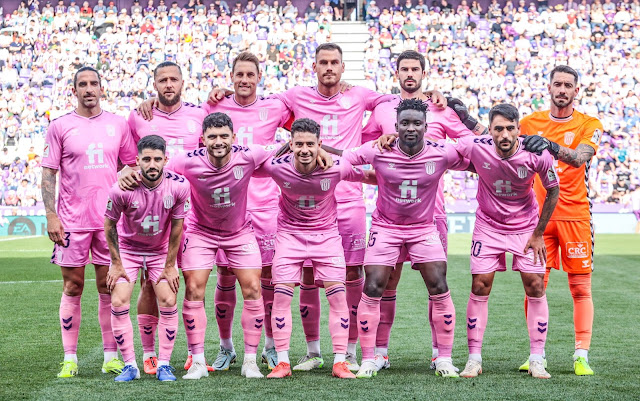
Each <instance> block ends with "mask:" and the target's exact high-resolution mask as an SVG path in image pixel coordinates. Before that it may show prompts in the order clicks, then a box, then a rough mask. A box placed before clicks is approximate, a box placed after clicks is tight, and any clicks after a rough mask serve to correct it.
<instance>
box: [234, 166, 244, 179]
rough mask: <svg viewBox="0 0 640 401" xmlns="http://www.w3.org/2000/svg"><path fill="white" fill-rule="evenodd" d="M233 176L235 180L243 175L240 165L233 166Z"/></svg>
mask: <svg viewBox="0 0 640 401" xmlns="http://www.w3.org/2000/svg"><path fill="white" fill-rule="evenodd" d="M233 176H234V177H235V179H236V180H239V179H241V178H242V177H244V170H243V169H242V166H235V167H234V168H233Z"/></svg>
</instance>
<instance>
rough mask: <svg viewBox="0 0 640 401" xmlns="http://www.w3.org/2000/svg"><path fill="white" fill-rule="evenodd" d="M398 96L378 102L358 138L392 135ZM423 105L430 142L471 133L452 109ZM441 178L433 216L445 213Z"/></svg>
mask: <svg viewBox="0 0 640 401" xmlns="http://www.w3.org/2000/svg"><path fill="white" fill-rule="evenodd" d="M401 100H402V99H401V98H400V96H397V97H396V99H395V100H393V101H391V102H385V103H382V104H380V105H378V106H377V107H376V108H375V110H374V111H373V113H372V114H371V117H369V121H368V122H367V125H365V127H364V128H363V130H362V141H363V143H364V142H368V141H372V140H375V139H378V138H379V137H380V136H381V135H383V134H395V133H396V121H397V118H396V115H397V112H396V107H398V104H400V101H401ZM425 103H426V104H427V107H428V108H429V109H428V110H427V120H426V122H427V132H425V134H424V137H425V138H426V139H432V140H434V141H440V140H446V139H450V140H452V142H455V141H456V140H457V139H458V138H463V137H465V136H474V134H473V132H471V130H469V129H468V128H467V127H465V125H464V124H463V123H462V121H460V118H459V117H458V115H457V114H456V112H455V111H453V109H452V108H449V107H445V108H444V109H442V108H440V107H438V106H436V105H434V104H433V103H432V102H431V100H427V101H426V102H425ZM443 190H444V180H442V179H441V180H440V184H439V185H438V195H437V197H436V208H435V211H434V215H435V217H436V218H438V217H439V218H445V217H446V213H445V211H444V192H443Z"/></svg>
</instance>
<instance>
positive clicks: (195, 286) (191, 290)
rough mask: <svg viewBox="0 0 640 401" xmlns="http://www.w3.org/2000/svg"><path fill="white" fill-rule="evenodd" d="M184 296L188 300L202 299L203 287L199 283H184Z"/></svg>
mask: <svg viewBox="0 0 640 401" xmlns="http://www.w3.org/2000/svg"><path fill="white" fill-rule="evenodd" d="M184 296H185V298H186V299H187V300H189V301H202V300H204V289H203V288H202V287H201V286H200V284H199V283H194V282H189V283H186V285H185V294H184Z"/></svg>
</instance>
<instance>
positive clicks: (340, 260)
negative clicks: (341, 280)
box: [331, 256, 346, 267]
mask: <svg viewBox="0 0 640 401" xmlns="http://www.w3.org/2000/svg"><path fill="white" fill-rule="evenodd" d="M331 264H332V265H334V266H337V267H345V266H346V262H345V261H344V256H334V257H332V258H331Z"/></svg>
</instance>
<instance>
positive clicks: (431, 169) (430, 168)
mask: <svg viewBox="0 0 640 401" xmlns="http://www.w3.org/2000/svg"><path fill="white" fill-rule="evenodd" d="M424 168H425V170H426V172H427V174H429V175H432V174H433V173H435V172H436V162H426V163H425V164H424Z"/></svg>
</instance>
